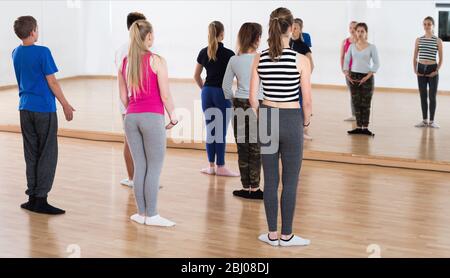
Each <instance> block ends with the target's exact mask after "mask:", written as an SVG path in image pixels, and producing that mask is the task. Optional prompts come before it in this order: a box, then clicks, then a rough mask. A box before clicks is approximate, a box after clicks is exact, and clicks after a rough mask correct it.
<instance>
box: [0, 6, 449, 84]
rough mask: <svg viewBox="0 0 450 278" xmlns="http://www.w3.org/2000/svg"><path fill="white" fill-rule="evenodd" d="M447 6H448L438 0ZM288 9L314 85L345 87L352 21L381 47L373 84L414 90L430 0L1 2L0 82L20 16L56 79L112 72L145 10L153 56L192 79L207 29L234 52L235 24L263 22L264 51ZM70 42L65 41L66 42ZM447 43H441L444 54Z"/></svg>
mask: <svg viewBox="0 0 450 278" xmlns="http://www.w3.org/2000/svg"><path fill="white" fill-rule="evenodd" d="M438 2H440V3H442V2H450V1H446V0H445V1H438ZM278 6H285V7H288V8H290V9H291V11H292V12H293V13H294V16H296V17H301V18H303V20H304V22H305V31H306V32H308V33H310V34H311V36H312V40H313V48H312V50H313V55H314V59H315V64H316V70H315V72H314V75H313V82H314V83H319V84H337V85H339V84H340V85H342V84H343V83H344V82H343V77H342V74H341V72H340V69H339V48H340V43H341V42H342V40H343V39H344V38H345V37H346V36H347V25H348V22H349V21H350V20H357V21H365V22H367V23H368V25H369V36H370V38H369V40H370V41H371V42H372V43H375V44H376V46H377V47H378V51H379V55H380V58H381V68H380V71H379V72H378V74H377V75H376V84H377V86H382V87H398V88H416V79H415V76H414V74H413V72H412V53H413V46H414V40H415V38H416V37H418V36H420V35H421V34H422V33H423V30H422V19H423V18H424V17H425V16H428V15H432V16H434V17H435V18H436V20H437V11H436V9H435V1H429V0H426V1H417V0H411V1H395V0H393V1H387V0H384V1H377V0H371V1H365V0H355V1H346V0H334V1H333V0H332V1H312V0H299V1H230V0H227V1H82V3H81V5H80V8H79V9H68V8H67V3H66V1H6V2H5V1H1V2H0V10H1V11H2V12H0V13H1V15H2V16H0V23H1V27H0V28H1V29H0V35H1V37H2V38H5V40H3V39H2V42H3V41H5V43H2V44H1V45H0V58H1V59H5V58H6V59H7V60H8V62H7V63H1V64H0V72H1V73H2V74H1V76H0V85H4V84H10V83H13V82H14V76H13V75H12V70H11V65H10V52H11V50H12V49H13V48H14V47H15V46H16V45H17V44H18V41H17V39H16V38H15V35H14V34H13V33H12V31H11V25H12V22H13V21H14V19H15V18H16V17H17V16H18V15H22V14H27V13H28V14H33V15H36V17H37V18H38V20H39V22H40V27H41V32H42V36H43V38H42V39H41V40H40V41H41V42H43V43H44V44H46V45H48V46H49V47H51V49H52V51H53V53H54V55H55V59H56V61H57V63H58V65H59V67H60V69H61V73H60V74H59V76H70V75H76V74H92V75H109V74H114V73H115V67H114V63H113V61H114V52H115V50H116V49H117V48H119V46H120V45H121V44H122V43H123V42H125V41H126V40H127V39H128V33H127V30H126V24H125V23H126V21H125V19H126V15H127V14H128V13H129V12H131V11H140V12H143V13H144V14H145V15H146V16H147V18H148V19H149V20H150V21H151V22H152V24H153V26H154V29H155V35H156V41H155V45H154V51H155V52H157V53H159V54H161V55H163V56H164V57H166V59H167V61H168V64H169V67H170V68H169V73H170V76H171V77H174V78H191V77H192V74H193V69H194V66H195V62H196V57H197V54H198V51H199V50H200V49H201V48H202V47H204V46H206V43H207V25H208V23H209V22H210V21H212V20H220V21H222V22H223V23H224V25H225V33H226V36H225V41H224V43H225V45H226V46H227V47H229V48H231V49H234V48H235V44H236V35H237V32H238V30H239V27H240V25H241V24H242V23H243V22H246V21H255V22H259V23H261V24H262V25H263V28H264V36H263V38H262V42H263V44H262V45H261V48H264V47H266V45H267V44H266V43H265V41H266V39H267V23H268V18H269V14H270V12H271V11H272V10H273V9H274V8H276V7H278ZM68 38H70V39H68ZM449 51H450V44H448V43H445V44H444V56H446V54H448V53H449ZM444 76H450V65H447V63H445V61H444V67H443V68H442V69H441V81H440V88H441V89H442V90H450V79H448V78H444Z"/></svg>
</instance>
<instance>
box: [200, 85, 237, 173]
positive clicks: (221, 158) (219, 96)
mask: <svg viewBox="0 0 450 278" xmlns="http://www.w3.org/2000/svg"><path fill="white" fill-rule="evenodd" d="M209 108H216V109H211V110H208V111H207V109H209ZM227 108H231V102H230V101H229V100H227V99H225V96H224V94H223V90H222V88H218V87H208V86H204V87H203V89H202V110H203V113H204V114H205V119H206V152H207V153H208V160H209V162H210V163H214V162H215V163H216V164H217V165H218V166H223V165H225V145H226V141H225V137H226V135H227V127H228V124H229V122H230V119H231V117H230V115H229V113H227ZM215 113H221V115H222V119H223V120H222V122H217V123H215V122H214V123H213V121H214V119H215ZM210 123H212V124H210ZM215 126H217V127H218V128H220V127H221V128H222V134H218V137H217V138H216V128H215Z"/></svg>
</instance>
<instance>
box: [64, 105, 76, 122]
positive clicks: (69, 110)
mask: <svg viewBox="0 0 450 278" xmlns="http://www.w3.org/2000/svg"><path fill="white" fill-rule="evenodd" d="M63 110H64V116H65V117H66V120H67V121H68V122H70V121H71V120H73V112H74V111H75V109H74V108H73V107H72V105H70V104H66V105H64V106H63Z"/></svg>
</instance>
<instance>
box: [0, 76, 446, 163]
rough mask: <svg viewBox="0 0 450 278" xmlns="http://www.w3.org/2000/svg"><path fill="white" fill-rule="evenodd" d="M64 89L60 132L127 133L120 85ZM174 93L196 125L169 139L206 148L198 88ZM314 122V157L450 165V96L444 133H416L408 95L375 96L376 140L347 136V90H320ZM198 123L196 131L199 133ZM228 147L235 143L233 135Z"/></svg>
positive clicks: (6, 102)
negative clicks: (69, 114) (66, 106)
mask: <svg viewBox="0 0 450 278" xmlns="http://www.w3.org/2000/svg"><path fill="white" fill-rule="evenodd" d="M62 87H63V88H64V91H65V92H66V94H67V96H68V98H69V100H70V101H71V102H72V103H73V105H74V107H75V108H76V109H77V112H76V114H75V120H74V121H72V122H70V123H67V122H65V121H64V120H63V118H62V117H63V115H62V113H60V114H59V117H60V121H59V124H60V127H61V128H69V129H74V130H87V131H103V132H116V133H122V132H123V130H122V122H121V119H120V114H119V111H118V102H119V98H118V93H117V89H116V81H115V80H111V79H77V80H70V81H63V82H62ZM171 89H172V92H173V94H174V98H175V102H176V105H177V107H178V108H182V109H183V111H184V112H185V113H187V114H188V116H190V118H191V121H190V122H189V121H187V120H184V121H181V122H180V125H179V128H185V129H186V130H189V131H188V133H186V134H184V135H183V134H179V132H180V130H174V131H173V133H169V137H171V138H178V139H179V138H181V139H184V140H186V141H195V142H201V141H202V140H203V138H204V135H203V134H202V130H203V131H204V129H202V124H203V120H202V113H201V104H200V92H199V90H198V89H197V88H196V86H195V85H194V84H193V82H172V83H171ZM17 102H18V98H17V91H16V89H9V90H2V91H1V92H0V109H1V111H2V114H1V115H2V116H1V117H0V126H1V125H17V124H18V123H19V116H18V112H17ZM313 107H314V111H313V112H314V117H313V123H312V126H311V128H310V134H311V135H312V136H313V137H314V140H313V141H311V142H306V145H305V148H306V150H310V151H321V152H334V153H342V154H353V155H363V156H377V157H393V158H404V159H410V160H425V161H439V162H449V163H450V109H447V108H448V107H450V95H449V94H440V95H439V96H438V110H437V116H436V119H437V121H438V122H439V123H440V125H441V127H442V128H441V129H439V130H432V129H418V128H415V127H414V124H416V123H417V122H418V121H420V118H421V112H420V103H419V96H418V95H417V94H414V93H404V92H394V91H393V92H384V91H383V92H375V96H374V100H373V108H372V111H373V113H372V119H371V121H372V124H371V129H372V130H373V131H374V132H375V133H376V137H375V138H367V137H361V136H353V137H352V136H348V135H347V134H346V131H347V130H349V129H351V128H352V127H353V126H352V123H348V122H344V121H343V119H344V118H346V117H348V115H349V95H348V92H346V91H344V90H336V89H334V90H333V89H314V90H313ZM194 122H195V123H196V125H197V126H196V127H194ZM228 142H234V140H233V137H232V134H231V131H230V132H229V134H228Z"/></svg>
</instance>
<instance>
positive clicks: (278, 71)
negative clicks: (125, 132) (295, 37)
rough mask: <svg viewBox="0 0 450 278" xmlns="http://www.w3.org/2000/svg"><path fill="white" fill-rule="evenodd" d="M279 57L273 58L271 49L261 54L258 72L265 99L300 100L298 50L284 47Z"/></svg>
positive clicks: (278, 100) (275, 100)
mask: <svg viewBox="0 0 450 278" xmlns="http://www.w3.org/2000/svg"><path fill="white" fill-rule="evenodd" d="M282 51H283V52H282V54H281V56H280V57H278V59H276V60H272V58H271V57H270V55H269V49H267V50H265V51H263V52H262V53H261V55H260V59H259V65H258V74H259V78H260V79H261V80H262V87H263V91H264V99H266V100H270V101H274V102H289V101H299V91H300V73H299V71H298V69H297V52H296V51H295V50H292V49H289V48H284V49H283V50H282Z"/></svg>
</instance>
